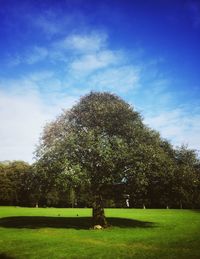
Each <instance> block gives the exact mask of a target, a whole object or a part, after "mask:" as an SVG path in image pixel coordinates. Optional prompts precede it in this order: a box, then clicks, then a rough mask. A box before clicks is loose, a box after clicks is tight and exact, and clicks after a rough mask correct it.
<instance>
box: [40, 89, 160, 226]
mask: <svg viewBox="0 0 200 259" xmlns="http://www.w3.org/2000/svg"><path fill="white" fill-rule="evenodd" d="M159 140H160V138H159V136H157V134H156V133H155V132H154V131H152V130H150V129H148V128H147V127H146V126H145V125H144V124H143V123H142V119H141V116H140V114H139V113H138V112H136V111H134V110H133V108H132V107H131V106H130V105H129V104H127V103H126V102H125V101H123V100H122V99H121V98H119V97H118V96H116V95H113V94H110V93H97V92H92V93H90V94H88V95H86V96H84V97H82V98H81V99H80V101H79V102H78V103H77V104H76V105H74V106H73V107H72V109H71V110H69V111H64V112H63V113H62V114H61V115H60V116H59V117H58V118H57V119H56V120H55V121H53V122H52V123H50V124H48V125H47V126H46V127H45V129H44V132H43V135H42V138H41V143H40V145H39V147H38V149H37V153H36V154H37V158H38V162H37V164H38V167H39V168H40V169H41V168H42V170H43V171H45V172H50V173H51V175H54V176H55V177H52V179H58V178H57V177H56V175H59V174H64V175H65V176H66V177H67V179H68V181H69V182H71V183H72V185H73V186H74V188H75V189H77V188H78V187H79V186H81V184H83V183H84V185H85V186H87V189H88V193H90V196H91V199H92V204H93V205H92V207H93V224H95V225H96V224H100V225H101V226H103V227H105V226H106V225H107V222H106V218H105V215H104V209H103V197H104V194H105V193H106V191H107V190H108V189H110V188H113V187H114V188H115V186H120V185H123V184H126V182H127V181H128V179H130V178H131V176H132V178H133V177H134V178H136V177H138V182H139V183H141V184H143V182H144V179H145V176H144V174H145V173H146V172H147V171H148V170H149V168H150V165H149V161H148V160H145V161H144V160H143V156H144V155H143V154H144V152H146V153H147V154H148V156H149V157H151V154H152V148H153V147H152V142H154V143H157V142H158V144H157V145H159V143H160V142H159ZM148 156H147V157H148Z"/></svg>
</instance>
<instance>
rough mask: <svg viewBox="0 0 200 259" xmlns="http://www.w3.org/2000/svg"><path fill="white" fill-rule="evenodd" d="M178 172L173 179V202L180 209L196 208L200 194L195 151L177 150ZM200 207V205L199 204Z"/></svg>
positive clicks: (197, 162)
mask: <svg viewBox="0 0 200 259" xmlns="http://www.w3.org/2000/svg"><path fill="white" fill-rule="evenodd" d="M175 159H176V170H175V173H174V179H173V185H172V189H173V200H174V203H175V206H179V208H183V207H185V208H191V207H193V206H195V205H194V204H195V201H197V200H198V197H199V193H200V189H199V187H200V185H199V179H200V178H199V173H200V171H199V164H200V161H199V159H198V156H197V154H196V151H195V150H191V149H188V148H187V147H186V146H181V147H180V148H178V149H176V153H175ZM198 206H200V204H198Z"/></svg>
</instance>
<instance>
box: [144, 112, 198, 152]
mask: <svg viewBox="0 0 200 259" xmlns="http://www.w3.org/2000/svg"><path fill="white" fill-rule="evenodd" d="M145 123H147V124H148V125H149V126H151V127H152V128H154V129H156V130H158V131H159V132H160V133H161V136H162V137H164V138H166V139H168V140H171V141H172V144H174V145H175V146H176V145H178V146H180V145H182V144H187V145H188V146H189V147H190V148H193V149H197V150H200V138H199V132H200V107H199V109H198V111H197V112H195V113H192V112H188V111H187V110H185V109H184V108H179V109H174V110H170V111H163V112H160V113H159V114H157V115H154V116H153V115H152V116H151V117H150V116H149V117H146V118H145Z"/></svg>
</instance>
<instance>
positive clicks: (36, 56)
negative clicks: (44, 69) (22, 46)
mask: <svg viewBox="0 0 200 259" xmlns="http://www.w3.org/2000/svg"><path fill="white" fill-rule="evenodd" d="M47 56H48V50H47V49H46V48H44V47H38V46H35V47H33V49H31V51H30V52H29V53H27V54H26V56H25V57H24V63H27V64H29V65H32V64H35V63H37V62H39V61H42V60H44V59H45V58H47Z"/></svg>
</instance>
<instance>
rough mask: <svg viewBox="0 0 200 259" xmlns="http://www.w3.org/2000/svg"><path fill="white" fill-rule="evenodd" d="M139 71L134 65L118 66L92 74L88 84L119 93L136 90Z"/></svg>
mask: <svg viewBox="0 0 200 259" xmlns="http://www.w3.org/2000/svg"><path fill="white" fill-rule="evenodd" d="M139 73H140V71H139V69H138V68H137V67H134V66H119V67H115V68H110V69H106V70H103V71H100V72H98V73H96V74H95V75H92V76H91V78H90V81H89V84H90V85H91V86H93V87H94V88H95V89H98V90H101V91H103V90H107V91H117V92H119V93H123V92H128V91H130V90H136V88H137V87H138V86H139V80H140V74H139Z"/></svg>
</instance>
